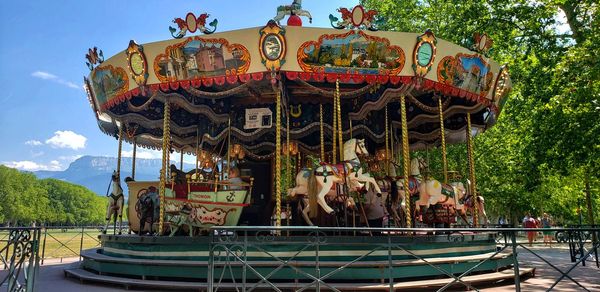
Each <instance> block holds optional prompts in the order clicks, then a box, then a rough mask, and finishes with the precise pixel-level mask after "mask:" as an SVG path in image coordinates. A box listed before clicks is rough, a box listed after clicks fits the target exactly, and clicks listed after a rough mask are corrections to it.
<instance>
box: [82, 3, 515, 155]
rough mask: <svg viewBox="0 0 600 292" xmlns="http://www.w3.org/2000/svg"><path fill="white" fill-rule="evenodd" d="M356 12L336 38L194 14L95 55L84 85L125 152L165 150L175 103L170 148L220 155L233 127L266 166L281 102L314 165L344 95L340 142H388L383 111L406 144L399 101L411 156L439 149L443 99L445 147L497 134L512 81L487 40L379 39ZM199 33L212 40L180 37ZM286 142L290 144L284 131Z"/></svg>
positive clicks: (235, 137)
mask: <svg viewBox="0 0 600 292" xmlns="http://www.w3.org/2000/svg"><path fill="white" fill-rule="evenodd" d="M357 9H358V8H355V9H354V10H352V12H351V14H350V15H349V16H348V15H346V16H344V15H342V20H339V21H338V20H337V18H336V17H333V19H332V25H333V26H334V27H336V28H332V29H326V28H308V27H301V26H279V25H278V24H276V23H275V22H273V21H270V22H269V23H268V24H267V25H266V26H265V27H256V28H247V29H240V30H235V31H228V32H221V33H214V34H213V33H212V31H214V29H213V30H209V29H207V28H206V27H205V26H204V23H206V22H207V21H209V20H206V16H203V15H204V14H202V15H201V16H200V17H198V18H196V17H195V15H193V14H192V13H190V14H188V16H187V17H186V18H185V20H184V19H176V22H177V24H178V26H179V29H176V28H170V29H171V34H172V35H173V36H174V37H175V39H171V40H166V41H160V42H154V43H149V44H143V45H140V44H137V43H135V42H134V41H131V42H130V43H129V45H128V46H127V48H126V49H125V50H124V51H123V52H121V53H118V54H117V55H115V56H113V57H111V58H108V59H106V60H104V58H103V56H102V51H99V50H98V49H96V48H94V49H90V51H89V53H88V55H87V56H86V57H87V58H88V63H87V64H88V66H89V67H90V69H91V73H90V75H89V76H88V77H87V78H85V83H86V87H87V92H88V97H89V100H90V103H91V105H92V107H93V109H94V112H95V114H96V117H97V119H98V124H99V127H100V129H101V130H102V131H103V132H105V133H106V134H108V135H112V136H117V135H118V132H119V128H122V129H123V131H124V132H125V133H126V134H127V135H125V137H124V138H125V139H126V140H129V141H130V142H133V140H134V139H135V141H136V143H137V144H138V145H142V146H145V147H149V148H160V147H161V143H162V142H161V141H162V136H163V117H164V108H165V107H164V105H165V103H166V102H168V103H169V105H170V133H171V141H172V147H173V148H175V149H178V150H183V151H187V152H194V149H196V147H197V145H198V144H199V143H200V144H201V145H204V147H205V148H209V147H212V146H214V145H216V144H218V143H219V142H221V141H224V139H225V138H226V137H227V134H228V132H229V126H228V125H229V121H230V123H231V139H232V141H234V142H235V143H240V144H242V145H244V148H246V150H247V151H249V152H251V153H254V154H256V155H264V154H267V153H272V152H273V150H274V148H275V131H276V127H275V99H276V92H277V91H279V92H281V96H282V107H283V115H284V118H283V119H282V120H283V123H285V121H286V120H287V118H289V131H290V133H289V134H290V139H292V140H294V141H297V142H298V145H299V148H300V149H301V150H302V151H307V152H314V153H316V152H318V151H319V148H320V139H319V137H320V134H319V133H320V122H319V121H320V118H321V116H320V104H322V105H323V115H322V118H323V123H324V129H325V131H324V135H325V141H326V143H325V144H326V146H328V147H330V146H329V144H331V143H330V142H331V140H332V129H333V128H332V120H333V113H334V111H333V101H334V96H335V94H336V85H337V86H338V88H339V92H340V109H341V113H342V118H341V123H342V129H343V136H344V140H345V139H349V138H350V135H351V133H352V136H353V137H358V138H365V139H366V140H367V144H368V145H369V146H370V148H372V147H380V146H381V145H383V143H384V141H385V140H384V139H385V129H386V127H385V121H386V115H385V112H386V107H387V113H388V116H387V118H388V123H389V125H388V126H389V129H390V133H391V137H392V139H393V141H400V139H399V137H400V136H401V128H402V122H401V113H400V102H399V101H400V98H401V97H406V101H407V127H408V130H409V142H410V144H411V147H412V148H413V149H414V148H419V147H423V146H425V145H436V144H439V140H440V115H439V101H438V99H441V108H442V110H443V118H444V128H445V132H446V141H447V142H448V143H462V142H464V140H465V129H466V113H470V114H471V120H472V126H473V128H474V130H473V132H474V133H473V134H475V133H476V132H481V131H483V130H485V129H486V128H488V127H490V126H491V125H493V124H494V123H495V121H496V119H497V117H498V115H499V113H500V109H501V107H502V104H503V101H504V98H505V97H506V95H507V93H508V91H509V90H510V87H511V84H510V78H509V76H508V72H507V69H506V68H505V67H503V66H499V64H497V63H496V62H494V61H493V60H491V59H490V58H488V57H487V56H486V54H487V52H488V50H489V49H490V47H491V44H492V42H491V40H490V39H489V38H487V36H486V35H485V34H483V35H479V34H475V35H474V41H473V46H472V47H471V48H465V47H461V46H459V45H456V44H453V43H450V42H447V41H445V40H442V39H438V38H436V37H435V34H434V32H431V31H427V32H424V33H422V34H418V33H405V32H391V31H376V30H375V27H374V26H373V25H372V23H371V22H370V20H369V17H371V18H372V16H369V12H365V11H364V9H363V10H362V12H361V11H360V9H358V10H357ZM361 9H362V8H361ZM354 11H357V12H354ZM361 13H362V14H361ZM344 17H346V18H348V17H350V18H348V19H349V21H346V22H344V19H346V18H344ZM330 18H331V17H330ZM371 20H372V19H371ZM203 21H204V22H203ZM210 25H214V26H216V21H213V22H211V23H210ZM348 27H350V29H345V28H348ZM361 28H367V29H361ZM178 30H179V31H178ZM197 30H198V31H201V32H204V33H207V34H205V35H195V36H188V37H185V36H184V35H185V34H186V33H190V32H194V31H197ZM286 115H287V116H286ZM281 130H282V131H283V135H286V133H285V131H287V130H286V125H285V124H284V125H282V127H281ZM283 137H285V136H283Z"/></svg>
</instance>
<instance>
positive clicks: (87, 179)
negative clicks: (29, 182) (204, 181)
mask: <svg viewBox="0 0 600 292" xmlns="http://www.w3.org/2000/svg"><path fill="white" fill-rule="evenodd" d="M132 162H133V159H132V158H129V157H124V158H121V186H123V190H124V191H125V195H127V188H126V187H125V183H124V182H123V180H124V179H125V178H126V177H128V176H131V166H132ZM171 163H175V162H173V161H171ZM175 164H176V165H177V166H178V167H179V163H175ZM161 166H162V161H161V160H160V159H139V158H136V160H135V180H138V181H144V180H158V178H159V175H160V168H161ZM183 167H184V169H185V170H190V169H193V168H194V165H193V164H187V163H184V166H183ZM115 169H117V158H115V157H100V156H82V157H80V158H79V159H77V160H75V161H73V162H72V163H71V164H70V165H69V167H68V168H67V169H65V170H63V171H47V170H42V171H36V172H34V174H35V175H36V176H37V177H38V178H40V179H44V178H54V179H59V180H64V181H67V182H70V183H74V184H78V185H82V186H84V187H87V188H88V189H90V190H91V191H93V192H94V193H96V194H98V195H101V196H104V195H106V189H107V188H108V184H109V182H110V176H111V175H112V173H113V171H114V170H115Z"/></svg>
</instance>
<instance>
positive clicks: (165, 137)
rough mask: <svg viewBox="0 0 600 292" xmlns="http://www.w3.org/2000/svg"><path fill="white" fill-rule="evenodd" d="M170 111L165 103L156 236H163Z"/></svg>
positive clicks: (166, 102) (167, 103)
mask: <svg viewBox="0 0 600 292" xmlns="http://www.w3.org/2000/svg"><path fill="white" fill-rule="evenodd" d="M170 120H171V109H170V106H169V102H168V101H165V107H164V116H163V143H162V152H163V153H162V168H161V169H160V186H159V194H160V203H159V218H158V234H159V235H162V234H163V224H164V215H165V188H166V184H167V167H168V163H169V136H170V131H171V130H170Z"/></svg>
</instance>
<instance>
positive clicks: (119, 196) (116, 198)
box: [108, 193, 123, 201]
mask: <svg viewBox="0 0 600 292" xmlns="http://www.w3.org/2000/svg"><path fill="white" fill-rule="evenodd" d="M108 196H109V197H111V198H113V200H115V201H117V200H119V198H121V197H123V193H120V194H118V195H115V194H113V193H110V195H108Z"/></svg>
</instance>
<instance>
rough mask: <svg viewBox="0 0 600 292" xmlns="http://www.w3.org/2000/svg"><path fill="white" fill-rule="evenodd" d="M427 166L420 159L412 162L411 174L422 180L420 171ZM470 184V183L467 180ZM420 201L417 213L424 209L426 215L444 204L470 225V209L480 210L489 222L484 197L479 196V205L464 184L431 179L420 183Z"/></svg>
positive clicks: (414, 159) (417, 203)
mask: <svg viewBox="0 0 600 292" xmlns="http://www.w3.org/2000/svg"><path fill="white" fill-rule="evenodd" d="M426 168H427V164H426V163H425V162H424V161H423V160H422V159H418V158H413V159H412V160H411V174H412V175H414V176H415V177H416V178H419V179H420V178H421V175H420V169H426ZM467 182H468V183H469V181H468V180H467ZM469 189H470V188H469ZM418 190H419V191H418V194H419V199H418V200H417V202H416V203H415V212H416V213H418V212H420V211H421V208H422V207H425V208H424V213H425V212H427V209H428V208H429V207H430V206H432V205H436V204H444V205H448V206H450V207H452V208H453V209H454V210H456V211H457V212H458V215H459V216H460V217H461V218H462V219H463V221H465V222H466V223H467V224H469V221H468V220H467V218H466V214H467V210H468V209H470V208H474V207H476V208H478V210H479V213H481V214H482V215H483V216H484V219H485V220H486V222H489V221H488V219H487V215H486V213H485V208H484V204H483V197H481V196H477V203H476V204H475V203H474V202H475V200H473V199H471V196H470V195H469V194H467V188H466V187H465V185H464V184H463V183H462V182H452V183H450V184H444V183H441V182H439V181H438V180H436V179H433V178H429V179H427V180H426V181H424V182H423V181H418Z"/></svg>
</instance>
